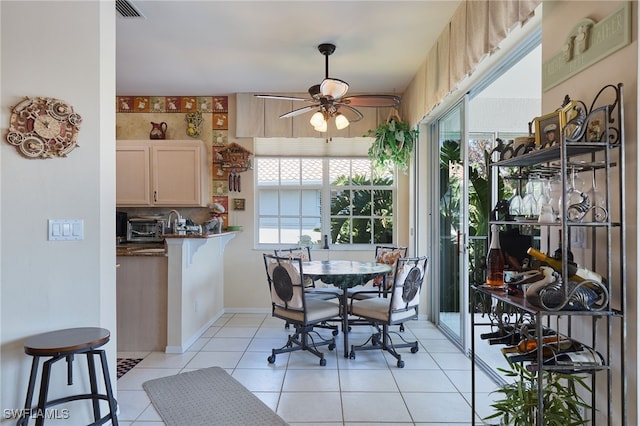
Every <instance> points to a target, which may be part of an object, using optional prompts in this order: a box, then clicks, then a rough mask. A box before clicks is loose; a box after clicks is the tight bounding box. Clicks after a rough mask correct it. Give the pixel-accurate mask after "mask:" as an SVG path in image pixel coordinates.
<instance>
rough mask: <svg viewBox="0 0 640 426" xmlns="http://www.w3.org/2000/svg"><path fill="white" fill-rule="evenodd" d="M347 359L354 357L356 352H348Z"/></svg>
mask: <svg viewBox="0 0 640 426" xmlns="http://www.w3.org/2000/svg"><path fill="white" fill-rule="evenodd" d="M349 359H356V353H355V352H354V351H351V352H349Z"/></svg>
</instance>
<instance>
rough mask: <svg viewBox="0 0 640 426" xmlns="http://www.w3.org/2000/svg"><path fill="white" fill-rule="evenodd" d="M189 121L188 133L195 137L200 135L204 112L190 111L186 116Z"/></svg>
mask: <svg viewBox="0 0 640 426" xmlns="http://www.w3.org/2000/svg"><path fill="white" fill-rule="evenodd" d="M184 119H185V121H186V122H187V135H188V136H191V137H192V138H195V137H196V136H200V126H201V125H202V113H201V112H200V111H197V112H189V113H187V114H186V115H185V117H184Z"/></svg>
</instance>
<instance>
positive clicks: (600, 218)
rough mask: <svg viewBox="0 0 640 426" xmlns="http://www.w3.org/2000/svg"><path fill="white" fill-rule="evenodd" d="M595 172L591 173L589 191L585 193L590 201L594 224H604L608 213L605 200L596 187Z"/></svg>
mask: <svg viewBox="0 0 640 426" xmlns="http://www.w3.org/2000/svg"><path fill="white" fill-rule="evenodd" d="M596 181H597V179H596V171H595V170H593V172H592V173H591V189H589V192H587V195H588V197H589V200H591V206H592V207H591V209H592V211H593V220H594V221H596V222H604V221H605V220H607V217H608V216H609V213H608V212H607V200H606V198H605V196H604V193H603V192H602V190H600V189H598V187H597V185H596Z"/></svg>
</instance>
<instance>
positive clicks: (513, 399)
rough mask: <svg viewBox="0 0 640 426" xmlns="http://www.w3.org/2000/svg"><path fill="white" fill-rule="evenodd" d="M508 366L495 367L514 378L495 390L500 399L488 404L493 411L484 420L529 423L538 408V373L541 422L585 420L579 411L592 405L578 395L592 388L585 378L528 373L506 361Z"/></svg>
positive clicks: (524, 425) (568, 423)
mask: <svg viewBox="0 0 640 426" xmlns="http://www.w3.org/2000/svg"><path fill="white" fill-rule="evenodd" d="M509 365H510V369H504V368H498V370H499V371H501V372H502V373H504V374H505V376H506V377H508V378H509V379H515V381H513V382H510V383H508V384H506V385H504V386H503V387H502V388H500V389H498V390H496V391H495V392H496V393H500V394H502V395H503V398H502V399H500V400H497V401H495V402H494V403H493V404H492V405H491V406H492V407H493V408H495V410H496V412H495V413H493V414H492V415H490V416H488V417H485V419H484V420H489V419H498V418H499V419H500V422H501V423H500V424H502V425H513V426H532V425H535V424H536V416H537V411H538V376H537V375H538V374H543V375H544V376H543V382H544V389H543V390H542V399H543V405H544V416H543V419H544V420H543V425H544V426H551V425H563V426H574V425H575V426H577V425H583V424H586V423H588V420H585V419H583V418H582V410H583V409H590V408H591V406H590V405H589V404H587V402H586V401H585V400H584V399H583V398H582V397H581V396H580V395H579V394H578V388H579V387H582V388H584V389H586V390H587V391H591V389H590V388H589V386H588V385H587V383H586V382H585V379H584V377H581V376H579V375H577V374H569V373H561V372H558V371H540V372H531V371H529V370H527V369H526V368H525V367H524V366H523V365H522V364H520V363H509Z"/></svg>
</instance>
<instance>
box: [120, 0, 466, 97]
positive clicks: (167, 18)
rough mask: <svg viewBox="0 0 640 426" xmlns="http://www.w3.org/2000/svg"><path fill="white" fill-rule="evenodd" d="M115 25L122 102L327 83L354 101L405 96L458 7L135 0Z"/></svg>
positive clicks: (303, 0)
mask: <svg viewBox="0 0 640 426" xmlns="http://www.w3.org/2000/svg"><path fill="white" fill-rule="evenodd" d="M129 1H130V3H131V4H133V5H134V6H135V7H136V8H137V9H138V10H139V11H140V12H141V13H142V14H143V15H144V18H122V17H120V15H119V14H117V20H116V94H117V95H119V96H125V95H150V96H153V95H158V96H160V95H162V96H180V95H189V94H193V95H201V96H204V95H226V94H232V93H243V92H254V93H296V92H297V93H304V92H306V90H307V89H308V88H309V87H310V86H312V85H314V84H319V83H320V82H321V81H322V79H323V78H324V74H325V63H324V57H323V56H322V55H321V54H320V53H319V52H318V50H317V46H318V44H320V43H327V42H329V43H334V44H336V45H337V49H336V51H335V53H334V54H333V55H331V56H330V57H329V75H330V76H331V77H333V78H339V79H342V80H345V81H347V82H348V83H349V84H350V90H349V94H356V93H359V94H362V93H402V92H403V91H404V90H405V89H406V87H407V85H408V84H409V83H410V81H411V79H412V78H413V76H414V75H415V74H416V72H417V70H418V68H419V66H420V64H421V63H422V62H423V61H424V59H425V58H426V57H427V54H428V52H429V50H430V48H431V46H432V45H433V44H434V43H435V40H436V39H437V37H438V36H439V35H440V33H441V32H442V30H443V28H444V27H445V25H446V24H448V23H449V21H450V19H451V16H452V15H453V12H454V11H455V10H456V8H457V7H458V5H459V4H460V0H444V1H426V0H413V1H345V0H340V1H338V0H336V1H313V0H300V1H243V0H236V1H217V0H207V1H204V0H201V1H177V0H176V1H156V0H129Z"/></svg>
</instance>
